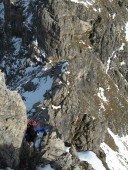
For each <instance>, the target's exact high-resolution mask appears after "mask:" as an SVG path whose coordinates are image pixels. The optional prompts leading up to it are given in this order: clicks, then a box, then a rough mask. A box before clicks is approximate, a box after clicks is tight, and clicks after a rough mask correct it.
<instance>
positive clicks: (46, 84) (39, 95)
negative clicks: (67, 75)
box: [21, 76, 53, 111]
mask: <svg viewBox="0 0 128 170" xmlns="http://www.w3.org/2000/svg"><path fill="white" fill-rule="evenodd" d="M32 82H33V83H34V84H35V85H37V87H36V90H35V91H26V92H23V93H21V95H22V96H23V98H25V100H24V103H25V105H26V108H27V110H28V111H29V110H31V108H32V106H33V105H34V104H35V103H38V102H42V101H43V100H44V97H43V95H44V94H45V93H46V91H47V90H50V89H51V87H52V83H53V79H52V78H51V77H50V76H47V77H44V78H41V79H39V78H34V79H33V81H32Z"/></svg>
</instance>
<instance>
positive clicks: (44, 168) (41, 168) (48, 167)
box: [36, 164, 54, 170]
mask: <svg viewBox="0 0 128 170" xmlns="http://www.w3.org/2000/svg"><path fill="white" fill-rule="evenodd" d="M36 170H54V169H53V168H52V167H51V165H50V164H48V165H45V166H44V165H40V166H38V167H36Z"/></svg>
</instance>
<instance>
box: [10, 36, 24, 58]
mask: <svg viewBox="0 0 128 170" xmlns="http://www.w3.org/2000/svg"><path fill="white" fill-rule="evenodd" d="M12 43H13V46H14V48H15V51H14V53H13V54H14V55H18V54H19V51H20V48H21V44H22V38H18V37H13V38H12Z"/></svg>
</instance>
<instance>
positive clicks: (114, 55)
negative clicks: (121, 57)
mask: <svg viewBox="0 0 128 170" xmlns="http://www.w3.org/2000/svg"><path fill="white" fill-rule="evenodd" d="M124 46H125V43H122V44H121V46H120V47H119V48H118V49H116V50H115V51H113V52H112V55H111V57H109V58H108V61H107V66H106V73H108V70H109V69H110V67H111V63H112V60H113V59H115V58H116V57H117V55H116V53H117V52H120V51H123V50H124Z"/></svg>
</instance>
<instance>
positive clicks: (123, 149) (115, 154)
mask: <svg viewBox="0 0 128 170" xmlns="http://www.w3.org/2000/svg"><path fill="white" fill-rule="evenodd" d="M108 132H109V134H110V135H111V136H112V138H113V139H114V141H115V144H116V146H117V147H118V151H114V150H112V149H111V148H110V147H109V146H108V145H107V144H106V143H104V142H103V143H101V145H100V147H101V148H102V149H103V151H104V152H105V154H106V163H107V164H108V167H109V168H110V170H127V169H128V135H127V136H123V137H119V136H118V135H115V134H114V133H113V132H112V131H111V130H110V129H109V128H108Z"/></svg>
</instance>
